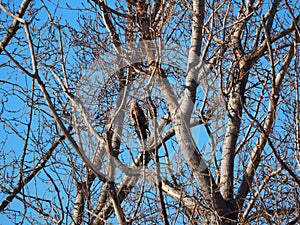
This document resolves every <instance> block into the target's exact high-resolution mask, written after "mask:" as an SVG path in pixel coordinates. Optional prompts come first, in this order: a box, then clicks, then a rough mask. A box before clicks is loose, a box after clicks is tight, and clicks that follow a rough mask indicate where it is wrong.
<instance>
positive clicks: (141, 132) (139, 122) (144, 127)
mask: <svg viewBox="0 0 300 225" xmlns="http://www.w3.org/2000/svg"><path fill="white" fill-rule="evenodd" d="M130 117H131V120H132V122H133V124H134V127H135V131H136V133H137V135H138V137H139V139H143V140H145V139H147V135H148V131H149V128H148V120H147V118H146V117H145V114H144V112H143V110H142V109H141V107H140V106H139V104H138V103H137V102H136V101H134V102H133V104H132V106H131V108H130Z"/></svg>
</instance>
